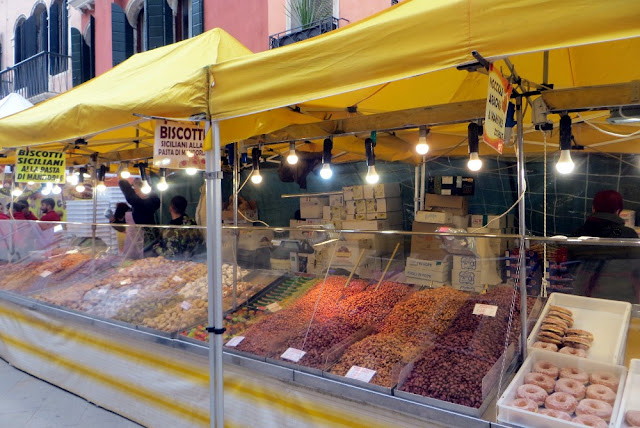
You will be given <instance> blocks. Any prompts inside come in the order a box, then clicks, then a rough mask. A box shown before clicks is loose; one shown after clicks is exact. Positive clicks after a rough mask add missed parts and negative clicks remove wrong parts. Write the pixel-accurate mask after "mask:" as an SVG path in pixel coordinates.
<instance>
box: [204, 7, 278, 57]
mask: <svg viewBox="0 0 640 428" xmlns="http://www.w3.org/2000/svg"><path fill="white" fill-rule="evenodd" d="M268 17H269V16H268V2H266V1H265V0H232V1H231V0H227V1H207V2H205V5H204V28H205V29H206V30H210V29H212V28H216V27H220V28H222V29H223V30H225V31H226V32H227V33H229V34H231V35H232V36H233V37H235V38H236V39H238V40H239V41H240V42H241V43H242V44H243V45H245V46H246V47H248V48H249V49H251V50H252V51H253V52H259V51H264V50H266V49H267V48H268V47H269V32H268V29H269V22H268V21H269V19H268Z"/></svg>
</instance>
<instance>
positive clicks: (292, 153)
mask: <svg viewBox="0 0 640 428" xmlns="http://www.w3.org/2000/svg"><path fill="white" fill-rule="evenodd" d="M287 163H288V164H289V165H295V164H297V163H298V155H297V154H296V143H290V144H289V154H288V155H287Z"/></svg>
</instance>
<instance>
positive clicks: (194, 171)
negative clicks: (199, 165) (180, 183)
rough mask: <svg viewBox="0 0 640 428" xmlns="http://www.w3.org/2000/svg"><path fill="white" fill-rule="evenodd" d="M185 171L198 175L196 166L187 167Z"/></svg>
mask: <svg viewBox="0 0 640 428" xmlns="http://www.w3.org/2000/svg"><path fill="white" fill-rule="evenodd" d="M185 171H186V172H187V175H196V173H197V172H198V170H197V169H196V168H187V169H186V170H185Z"/></svg>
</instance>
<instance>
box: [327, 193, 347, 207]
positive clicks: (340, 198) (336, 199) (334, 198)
mask: <svg viewBox="0 0 640 428" xmlns="http://www.w3.org/2000/svg"><path fill="white" fill-rule="evenodd" d="M329 206H330V207H341V206H344V194H340V195H329Z"/></svg>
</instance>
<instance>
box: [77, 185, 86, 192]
mask: <svg viewBox="0 0 640 428" xmlns="http://www.w3.org/2000/svg"><path fill="white" fill-rule="evenodd" d="M84 190H85V187H84V184H82V183H78V185H77V186H76V192H78V193H83V192H84Z"/></svg>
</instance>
